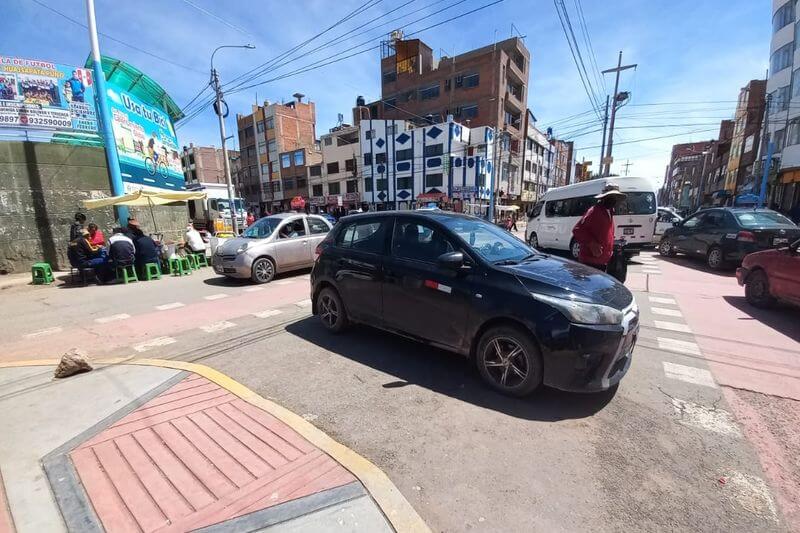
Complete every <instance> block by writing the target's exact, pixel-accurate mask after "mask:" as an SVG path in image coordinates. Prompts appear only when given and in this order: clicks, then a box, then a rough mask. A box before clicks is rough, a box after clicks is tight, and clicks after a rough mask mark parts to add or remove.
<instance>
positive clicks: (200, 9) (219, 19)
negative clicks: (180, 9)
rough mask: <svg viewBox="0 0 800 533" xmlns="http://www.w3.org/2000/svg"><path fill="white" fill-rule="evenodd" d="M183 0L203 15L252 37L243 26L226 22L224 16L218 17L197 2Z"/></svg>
mask: <svg viewBox="0 0 800 533" xmlns="http://www.w3.org/2000/svg"><path fill="white" fill-rule="evenodd" d="M183 2H184V3H185V4H187V5H189V6H191V7H193V8H194V9H196V10H197V11H199V12H201V13H203V14H204V15H208V16H209V17H211V18H213V19H215V20H216V21H218V22H221V23H222V24H224V25H225V26H227V27H229V28H231V29H234V30H236V31H238V32H239V33H242V34H244V35H248V36H250V37H254V35H253V34H252V33H250V32H249V31H247V30H245V29H244V28H242V27H240V26H237V25H235V24H233V23H232V22H228V21H227V20H225V19H224V18H222V17H220V16H219V15H216V14H215V13H212V12H211V11H209V10H207V9H205V8H203V7H200V6H198V5H197V4H195V3H194V2H192V1H191V0H183Z"/></svg>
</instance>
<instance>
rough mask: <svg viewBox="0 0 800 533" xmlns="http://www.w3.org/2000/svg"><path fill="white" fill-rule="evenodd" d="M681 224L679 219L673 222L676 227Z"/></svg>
mask: <svg viewBox="0 0 800 533" xmlns="http://www.w3.org/2000/svg"><path fill="white" fill-rule="evenodd" d="M680 225H681V223H680V221H679V220H676V221H675V222H673V223H672V227H674V228H677V227H678V226H680Z"/></svg>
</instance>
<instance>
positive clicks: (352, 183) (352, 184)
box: [345, 180, 358, 192]
mask: <svg viewBox="0 0 800 533" xmlns="http://www.w3.org/2000/svg"><path fill="white" fill-rule="evenodd" d="M357 189H358V182H357V181H356V180H347V182H346V183H345V190H346V191H347V192H356V190H357Z"/></svg>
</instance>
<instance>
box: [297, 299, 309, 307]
mask: <svg viewBox="0 0 800 533" xmlns="http://www.w3.org/2000/svg"><path fill="white" fill-rule="evenodd" d="M294 305H296V306H297V307H310V306H311V299H308V300H300V301H299V302H295V304H294Z"/></svg>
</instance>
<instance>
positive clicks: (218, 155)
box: [181, 143, 239, 184]
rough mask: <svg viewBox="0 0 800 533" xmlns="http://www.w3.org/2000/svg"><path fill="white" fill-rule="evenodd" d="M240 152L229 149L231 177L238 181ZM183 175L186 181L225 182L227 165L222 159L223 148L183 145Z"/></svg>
mask: <svg viewBox="0 0 800 533" xmlns="http://www.w3.org/2000/svg"><path fill="white" fill-rule="evenodd" d="M238 160H239V152H238V151H236V150H228V161H229V162H230V168H231V179H233V181H234V183H235V182H236V179H235V178H236V174H237V172H236V168H237V167H238ZM181 164H182V166H183V176H184V178H185V179H186V183H187V184H188V183H225V165H224V164H223V159H222V149H221V148H217V147H215V146H195V145H194V144H191V143H190V144H189V146H184V147H183V153H182V154H181Z"/></svg>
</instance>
